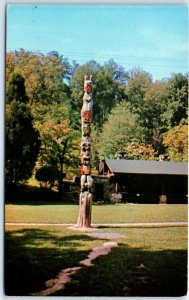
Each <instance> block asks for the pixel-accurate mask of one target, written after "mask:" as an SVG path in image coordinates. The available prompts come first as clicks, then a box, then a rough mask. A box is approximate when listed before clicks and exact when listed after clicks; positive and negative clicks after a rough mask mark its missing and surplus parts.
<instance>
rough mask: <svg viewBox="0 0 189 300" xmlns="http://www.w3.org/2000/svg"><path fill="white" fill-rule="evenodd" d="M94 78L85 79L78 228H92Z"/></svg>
mask: <svg viewBox="0 0 189 300" xmlns="http://www.w3.org/2000/svg"><path fill="white" fill-rule="evenodd" d="M92 108H93V95H92V76H91V75H89V76H85V77H84V95H83V106H82V109H81V131H82V137H81V172H80V173H81V192H80V200H79V206H80V207H79V216H78V221H77V226H78V227H90V226H91V209H92V193H91V192H92V184H93V179H92V177H91V161H92V147H91V122H92Z"/></svg>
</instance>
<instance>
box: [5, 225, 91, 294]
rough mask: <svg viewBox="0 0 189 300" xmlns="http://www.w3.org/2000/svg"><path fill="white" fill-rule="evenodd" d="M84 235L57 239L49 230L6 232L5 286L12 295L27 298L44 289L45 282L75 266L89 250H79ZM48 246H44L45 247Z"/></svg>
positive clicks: (84, 237)
mask: <svg viewBox="0 0 189 300" xmlns="http://www.w3.org/2000/svg"><path fill="white" fill-rule="evenodd" d="M92 240H93V239H92V238H90V237H88V236H85V235H70V236H64V237H56V236H55V235H53V234H52V233H50V232H49V231H45V230H38V229H22V230H18V231H12V232H6V233H5V248H4V250H5V255H4V269H5V272H4V275H5V276H4V279H5V280H4V285H5V294H6V295H9V296H13V295H14V296H27V295H29V294H30V293H32V292H36V291H38V290H41V289H44V285H43V283H44V282H45V281H46V280H48V279H51V278H55V276H56V275H57V273H58V272H60V270H62V269H64V268H67V267H74V266H77V265H78V264H79V261H80V260H83V259H85V258H86V257H87V255H88V253H89V251H79V250H78V247H79V246H80V245H81V241H82V242H83V241H87V242H90V241H92ZM45 244H47V246H46V247H45V246H44V245H45Z"/></svg>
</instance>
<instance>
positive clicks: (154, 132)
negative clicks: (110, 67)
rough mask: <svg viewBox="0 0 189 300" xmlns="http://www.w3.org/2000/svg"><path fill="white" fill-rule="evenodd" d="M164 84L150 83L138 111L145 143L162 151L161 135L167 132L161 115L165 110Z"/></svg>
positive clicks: (160, 82) (158, 82) (159, 82)
mask: <svg viewBox="0 0 189 300" xmlns="http://www.w3.org/2000/svg"><path fill="white" fill-rule="evenodd" d="M165 89H166V84H165V83H164V82H162V81H156V82H154V83H151V84H150V85H149V87H148V89H147V91H146V93H145V95H144V99H143V105H142V107H141V111H140V124H141V126H142V127H143V128H144V131H145V142H146V143H150V144H152V145H153V147H154V148H155V149H156V150H158V152H159V154H161V152H162V151H163V147H162V134H163V133H164V132H165V131H166V130H167V127H166V123H165V120H164V118H163V114H164V112H165V110H166V109H167V99H166V97H165Z"/></svg>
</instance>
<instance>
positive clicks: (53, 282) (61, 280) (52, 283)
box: [31, 242, 118, 296]
mask: <svg viewBox="0 0 189 300" xmlns="http://www.w3.org/2000/svg"><path fill="white" fill-rule="evenodd" d="M117 246H118V244H117V242H106V243H103V245H102V246H100V247H96V248H93V249H92V251H91V252H90V253H89V255H88V257H87V258H86V259H84V260H82V261H80V263H79V264H80V266H77V267H73V268H67V269H63V270H61V271H60V272H59V273H58V274H57V276H56V277H55V278H53V279H50V280H48V281H46V282H45V283H44V285H45V286H46V289H44V290H41V291H38V292H36V293H32V294H31V296H50V295H53V294H55V293H56V292H58V291H60V290H63V289H64V288H65V285H66V284H67V283H68V282H70V281H71V280H72V278H71V276H72V275H73V274H75V273H77V272H79V271H80V270H81V269H82V268H83V267H90V266H93V265H94V264H92V261H93V260H94V259H95V258H97V257H98V256H101V255H107V254H108V253H109V252H110V251H111V250H112V248H113V247H117Z"/></svg>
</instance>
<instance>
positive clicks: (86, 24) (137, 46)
mask: <svg viewBox="0 0 189 300" xmlns="http://www.w3.org/2000/svg"><path fill="white" fill-rule="evenodd" d="M21 48H23V49H24V50H29V51H35V52H37V51H39V52H40V53H44V54H47V53H48V52H50V51H57V52H58V53H59V54H61V55H63V56H64V57H67V58H68V60H69V62H70V63H71V62H72V61H73V60H76V61H77V62H78V63H79V64H84V63H86V62H87V61H89V60H91V59H94V60H96V61H97V62H99V63H101V64H103V63H104V62H107V61H108V60H109V59H111V58H112V59H113V60H114V61H115V62H116V63H118V64H119V65H122V66H123V67H124V69H125V70H131V69H133V68H138V67H139V68H142V69H143V70H145V71H147V72H149V73H150V74H152V76H153V80H154V81H155V80H161V79H164V78H168V77H170V76H171V74H173V73H179V72H181V73H183V74H185V73H186V72H187V71H188V8H187V6H186V5H149V4H148V5H99V4H98V5H97V4H96V5H94V4H93V5H89V4H85V5H84V4H82V5H81V4H72V5H67V4H58V5H55V4H54V5H51V4H47V5H46V4H42V5H34V4H25V5H24V4H10V5H8V6H7V17H6V50H7V52H8V51H14V50H19V49H21Z"/></svg>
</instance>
